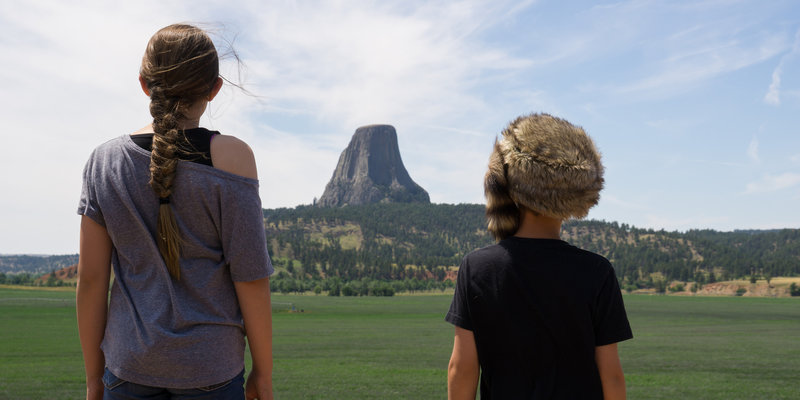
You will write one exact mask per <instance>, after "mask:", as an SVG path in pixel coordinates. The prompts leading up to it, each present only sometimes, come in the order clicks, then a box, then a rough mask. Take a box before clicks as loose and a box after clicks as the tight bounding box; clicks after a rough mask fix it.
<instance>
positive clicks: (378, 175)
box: [318, 125, 430, 207]
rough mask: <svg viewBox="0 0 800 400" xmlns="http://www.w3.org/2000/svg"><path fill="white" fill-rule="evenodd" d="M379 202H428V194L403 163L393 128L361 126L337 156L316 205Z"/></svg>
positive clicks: (329, 205)
mask: <svg viewBox="0 0 800 400" xmlns="http://www.w3.org/2000/svg"><path fill="white" fill-rule="evenodd" d="M381 202H395V203H411V202H418V203H429V202H430V197H428V192H426V191H425V189H423V188H422V187H420V186H419V185H417V184H416V183H415V182H414V181H413V180H411V177H410V176H409V175H408V171H406V167H405V166H403V160H402V159H401V158H400V148H399V147H398V146H397V132H396V131H395V129H394V127H393V126H391V125H368V126H362V127H360V128H358V129H356V133H355V134H353V138H352V139H350V144H349V145H347V148H346V149H345V150H344V151H343V152H342V155H341V156H339V163H338V164H337V165H336V170H335V171H334V172H333V176H332V177H331V180H330V181H329V182H328V184H327V185H326V186H325V193H323V194H322V197H320V199H319V203H318V204H319V205H320V206H322V207H339V206H344V205H356V204H368V203H381Z"/></svg>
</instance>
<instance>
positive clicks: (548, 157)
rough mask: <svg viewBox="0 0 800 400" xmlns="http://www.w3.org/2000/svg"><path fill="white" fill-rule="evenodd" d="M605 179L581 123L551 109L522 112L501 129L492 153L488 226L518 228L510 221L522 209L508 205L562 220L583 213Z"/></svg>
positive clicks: (494, 229)
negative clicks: (556, 115)
mask: <svg viewBox="0 0 800 400" xmlns="http://www.w3.org/2000/svg"><path fill="white" fill-rule="evenodd" d="M603 183H604V180H603V164H602V162H601V160H600V153H599V152H598V151H597V148H596V147H595V145H594V142H593V141H592V139H591V138H590V137H589V135H587V134H586V132H584V130H583V129H582V128H581V127H578V126H575V125H572V124H570V123H569V122H568V121H566V120H564V119H561V118H558V117H554V116H551V115H548V114H531V115H526V116H521V117H519V118H517V119H516V120H514V121H513V122H511V123H510V124H509V125H508V127H507V128H506V129H505V130H503V132H502V136H501V137H500V138H498V139H497V140H496V141H495V145H494V150H493V151H492V154H491V156H490V158H489V170H488V172H487V173H486V178H485V181H484V190H485V195H486V200H487V205H486V207H487V210H486V213H487V216H488V217H489V229H490V230H491V231H492V232H493V233H496V232H497V231H503V230H509V229H514V230H516V227H515V226H514V227H512V226H511V225H513V224H515V223H517V222H515V220H516V221H518V219H519V213H518V212H517V213H516V214H514V213H511V212H504V210H506V211H507V210H508V209H509V208H517V207H518V206H522V207H525V208H527V209H529V210H532V211H534V212H537V213H539V214H543V215H546V216H550V217H555V218H559V219H564V220H566V219H569V218H583V217H585V216H586V215H587V214H588V213H589V209H590V208H592V207H593V206H594V205H596V204H597V202H598V200H599V199H600V191H601V190H602V189H603ZM493 225H494V226H493ZM512 234H513V232H512ZM501 236H502V235H501Z"/></svg>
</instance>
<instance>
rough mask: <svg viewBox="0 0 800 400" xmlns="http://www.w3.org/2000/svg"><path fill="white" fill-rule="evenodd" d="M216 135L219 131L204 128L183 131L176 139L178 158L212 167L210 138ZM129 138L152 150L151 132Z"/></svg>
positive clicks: (138, 144)
mask: <svg viewBox="0 0 800 400" xmlns="http://www.w3.org/2000/svg"><path fill="white" fill-rule="evenodd" d="M216 135H219V132H217V131H210V130H208V129H206V128H192V129H187V130H185V131H183V135H182V136H181V139H179V140H178V158H179V159H181V160H186V161H191V162H195V163H198V164H204V165H208V166H212V167H213V166H214V165H213V164H212V163H211V140H212V139H213V138H214V136H216ZM131 140H133V142H134V143H136V145H137V146H139V147H141V148H143V149H145V150H147V151H152V149H153V134H152V133H145V134H139V135H131Z"/></svg>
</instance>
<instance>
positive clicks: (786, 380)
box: [0, 287, 800, 399]
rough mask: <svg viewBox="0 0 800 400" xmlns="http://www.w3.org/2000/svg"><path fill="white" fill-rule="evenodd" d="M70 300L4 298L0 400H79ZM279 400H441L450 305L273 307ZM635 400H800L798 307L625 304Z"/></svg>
mask: <svg viewBox="0 0 800 400" xmlns="http://www.w3.org/2000/svg"><path fill="white" fill-rule="evenodd" d="M73 298H74V292H70V291H40V290H21V289H9V288H3V287H0V399H78V398H82V396H83V375H82V374H83V365H82V361H81V355H80V346H79V343H78V337H77V328H76V323H75V304H74V300H72V299H73ZM273 300H274V301H275V302H276V303H277V302H281V303H292V304H293V305H294V307H295V308H296V309H297V310H298V311H299V310H300V309H302V310H303V311H304V312H302V313H300V312H295V313H289V312H282V311H280V310H281V309H282V308H285V306H283V305H281V306H276V307H275V308H276V313H275V315H274V331H275V332H274V334H275V339H274V348H275V350H274V351H275V373H274V381H275V394H276V398H279V399H386V398H392V399H395V398H407V399H441V398H445V397H446V367H447V361H448V358H449V355H450V350H451V346H452V327H451V326H450V325H449V324H447V323H446V322H444V321H443V317H444V313H445V312H446V311H447V307H448V306H449V303H450V297H449V296H447V295H429V296H427V295H417V296H396V297H389V298H375V297H371V298H364V297H361V298H354V297H341V298H332V297H327V296H314V295H305V296H283V295H274V296H273ZM625 302H626V305H627V308H628V314H629V318H630V320H631V324H632V325H633V329H634V335H635V336H636V337H635V339H634V340H631V341H628V342H624V343H622V344H620V354H621V357H622V362H623V367H624V369H625V372H626V377H627V380H628V393H629V398H631V399H675V398H681V399H683V398H686V399H797V398H800V386H798V383H797V382H798V380H797V379H798V374H800V298H783V299H767V298H742V297H717V298H708V297H678V296H643V295H633V296H626V297H625Z"/></svg>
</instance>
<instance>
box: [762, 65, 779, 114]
mask: <svg viewBox="0 0 800 400" xmlns="http://www.w3.org/2000/svg"><path fill="white" fill-rule="evenodd" d="M781 74H783V62H781V63H780V64H778V66H777V67H775V70H774V71H772V82H771V83H770V84H769V89H767V94H765V95H764V102H765V103H767V104H771V105H773V106H779V105H781Z"/></svg>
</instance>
